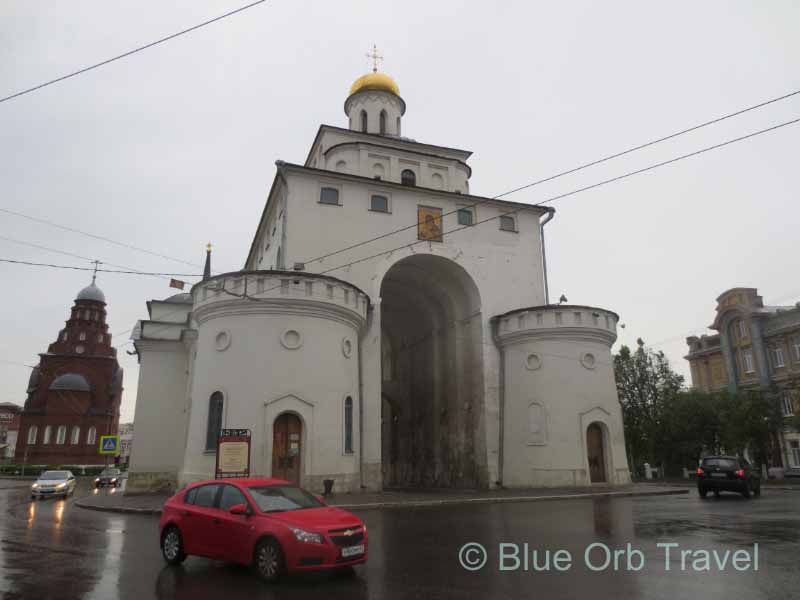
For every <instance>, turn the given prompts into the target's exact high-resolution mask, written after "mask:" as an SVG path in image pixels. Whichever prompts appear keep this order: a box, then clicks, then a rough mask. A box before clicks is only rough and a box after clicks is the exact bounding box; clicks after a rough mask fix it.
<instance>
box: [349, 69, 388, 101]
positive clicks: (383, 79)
mask: <svg viewBox="0 0 800 600" xmlns="http://www.w3.org/2000/svg"><path fill="white" fill-rule="evenodd" d="M365 90H372V91H377V92H389V93H390V94H394V95H395V96H399V95H400V88H399V87H398V86H397V83H396V82H395V80H394V79H392V78H391V77H389V76H388V75H387V74H386V73H375V72H373V73H367V74H366V75H362V76H361V77H359V78H358V79H356V80H355V81H354V82H353V85H351V86H350V96H352V95H353V94H357V93H358V92H363V91H365Z"/></svg>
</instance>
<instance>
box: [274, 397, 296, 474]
mask: <svg viewBox="0 0 800 600" xmlns="http://www.w3.org/2000/svg"><path fill="white" fill-rule="evenodd" d="M302 456H303V423H302V421H301V420H300V417H298V416H297V415H296V414H294V413H290V412H285V413H281V414H280V415H278V417H277V418H276V419H275V422H274V423H273V425H272V476H273V477H275V478H277V479H285V480H286V481H290V482H291V483H293V484H295V485H300V473H301V469H300V467H301V465H300V462H301V460H302Z"/></svg>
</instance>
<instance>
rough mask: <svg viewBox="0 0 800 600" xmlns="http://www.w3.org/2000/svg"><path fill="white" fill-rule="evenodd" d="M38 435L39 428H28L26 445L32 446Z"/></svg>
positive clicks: (34, 426)
mask: <svg viewBox="0 0 800 600" xmlns="http://www.w3.org/2000/svg"><path fill="white" fill-rule="evenodd" d="M38 433H39V428H38V427H36V425H31V426H30V427H28V445H29V446H32V445H33V444H35V443H36V435H37V434H38Z"/></svg>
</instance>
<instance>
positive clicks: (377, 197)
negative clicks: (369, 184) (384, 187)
mask: <svg viewBox="0 0 800 600" xmlns="http://www.w3.org/2000/svg"><path fill="white" fill-rule="evenodd" d="M369 209H370V210H372V211H375V212H389V198H388V197H386V196H383V195H381V194H372V196H370V199H369Z"/></svg>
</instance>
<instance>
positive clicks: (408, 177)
mask: <svg viewBox="0 0 800 600" xmlns="http://www.w3.org/2000/svg"><path fill="white" fill-rule="evenodd" d="M400 183H402V184H403V185H409V186H415V185H417V176H416V175H415V174H414V171H412V170H411V169H403V172H402V173H400Z"/></svg>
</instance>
